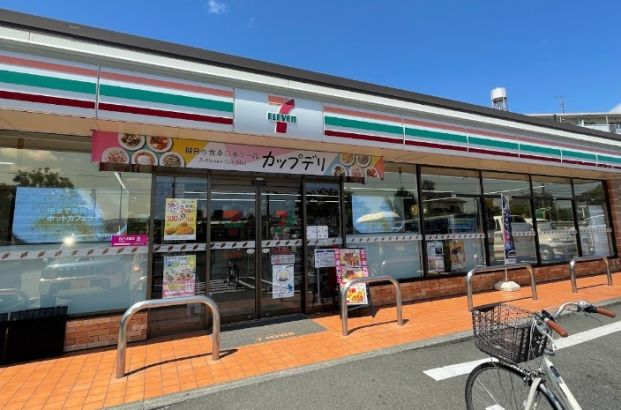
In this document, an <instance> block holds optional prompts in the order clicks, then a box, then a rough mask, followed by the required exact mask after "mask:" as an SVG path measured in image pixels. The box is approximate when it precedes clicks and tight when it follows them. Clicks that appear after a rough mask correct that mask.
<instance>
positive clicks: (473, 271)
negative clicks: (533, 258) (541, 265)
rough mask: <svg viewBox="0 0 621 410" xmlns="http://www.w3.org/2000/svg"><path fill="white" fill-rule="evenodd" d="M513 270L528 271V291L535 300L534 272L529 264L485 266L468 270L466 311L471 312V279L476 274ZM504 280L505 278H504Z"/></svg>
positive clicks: (535, 283)
mask: <svg viewBox="0 0 621 410" xmlns="http://www.w3.org/2000/svg"><path fill="white" fill-rule="evenodd" d="M513 269H528V274H529V275H530V289H531V293H532V297H533V300H537V282H536V281H535V271H534V270H533V267H532V265H531V264H530V263H516V264H513V265H501V266H486V267H484V268H474V269H470V271H469V272H468V274H467V275H466V290H467V292H468V310H469V311H470V312H472V277H473V276H474V275H475V274H477V273H484V272H498V271H503V270H504V271H505V275H506V271H508V270H513ZM505 279H506V276H505Z"/></svg>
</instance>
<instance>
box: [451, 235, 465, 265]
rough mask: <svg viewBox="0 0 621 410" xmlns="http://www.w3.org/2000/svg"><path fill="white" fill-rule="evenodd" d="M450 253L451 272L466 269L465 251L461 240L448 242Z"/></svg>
mask: <svg viewBox="0 0 621 410" xmlns="http://www.w3.org/2000/svg"><path fill="white" fill-rule="evenodd" d="M449 249H450V252H451V271H453V272H454V271H459V270H464V269H466V249H465V248H464V240H463V239H451V241H450V242H449Z"/></svg>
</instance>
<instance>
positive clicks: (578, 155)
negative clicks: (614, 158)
mask: <svg viewBox="0 0 621 410" xmlns="http://www.w3.org/2000/svg"><path fill="white" fill-rule="evenodd" d="M563 156H568V157H574V158H582V159H589V160H591V161H595V160H596V159H597V156H596V155H595V154H591V153H587V152H579V151H567V150H563Z"/></svg>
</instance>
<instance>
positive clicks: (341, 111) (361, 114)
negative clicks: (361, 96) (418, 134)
mask: <svg viewBox="0 0 621 410" xmlns="http://www.w3.org/2000/svg"><path fill="white" fill-rule="evenodd" d="M323 111H324V112H329V113H332V114H343V115H351V116H354V117H364V118H371V119H374V120H381V121H390V122H397V123H401V118H399V117H393V116H390V115H383V114H374V113H369V112H364V111H355V110H348V109H347V108H339V107H330V106H327V105H325V106H324V107H323Z"/></svg>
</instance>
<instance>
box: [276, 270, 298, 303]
mask: <svg viewBox="0 0 621 410" xmlns="http://www.w3.org/2000/svg"><path fill="white" fill-rule="evenodd" d="M293 268H294V265H272V299H281V298H290V297H293V296H294V291H295V288H294V284H293V274H294V269H293Z"/></svg>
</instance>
